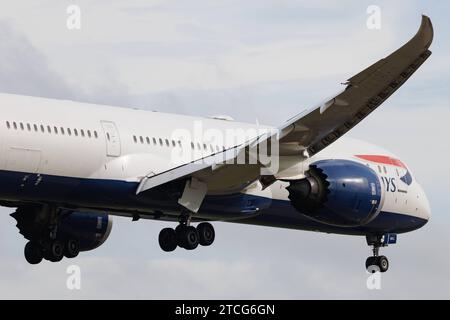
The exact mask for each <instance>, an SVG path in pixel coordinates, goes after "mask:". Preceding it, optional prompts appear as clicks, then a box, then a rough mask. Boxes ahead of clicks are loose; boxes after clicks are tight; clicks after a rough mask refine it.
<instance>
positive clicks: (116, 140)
mask: <svg viewBox="0 0 450 320" xmlns="http://www.w3.org/2000/svg"><path fill="white" fill-rule="evenodd" d="M101 124H102V128H103V132H104V134H105V140H106V155H107V156H108V157H119V156H120V153H121V147H120V136H119V131H118V130H117V127H116V125H115V123H114V122H112V121H101Z"/></svg>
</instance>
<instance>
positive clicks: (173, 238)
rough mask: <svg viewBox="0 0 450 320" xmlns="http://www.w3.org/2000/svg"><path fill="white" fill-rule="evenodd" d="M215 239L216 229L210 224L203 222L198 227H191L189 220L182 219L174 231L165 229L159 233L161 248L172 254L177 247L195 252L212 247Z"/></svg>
mask: <svg viewBox="0 0 450 320" xmlns="http://www.w3.org/2000/svg"><path fill="white" fill-rule="evenodd" d="M214 239H215V232H214V227H213V226H212V225H211V224H210V223H208V222H202V223H200V224H199V225H198V226H197V227H193V226H191V225H190V221H189V219H180V224H179V225H178V226H177V227H176V228H175V230H174V229H172V228H165V229H163V230H161V232H160V233H159V239H158V240H159V246H160V247H161V249H162V250H163V251H166V252H171V251H174V250H175V249H176V248H177V247H180V248H184V249H186V250H194V249H196V248H197V247H198V245H201V246H210V245H212V244H213V242H214Z"/></svg>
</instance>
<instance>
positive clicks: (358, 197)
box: [287, 160, 384, 227]
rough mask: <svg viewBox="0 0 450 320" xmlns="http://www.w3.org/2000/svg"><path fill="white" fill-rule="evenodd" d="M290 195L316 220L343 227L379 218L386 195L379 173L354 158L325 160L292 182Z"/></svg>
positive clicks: (288, 188) (289, 189) (296, 203)
mask: <svg viewBox="0 0 450 320" xmlns="http://www.w3.org/2000/svg"><path fill="white" fill-rule="evenodd" d="M287 190H288V191H289V199H290V200H291V203H292V205H293V206H294V207H295V208H296V209H297V210H298V211H299V212H300V213H301V214H304V215H306V216H308V217H310V218H311V219H313V220H315V221H319V222H321V223H325V224H328V225H333V226H340V227H355V226H362V225H365V224H367V223H369V222H371V221H372V220H373V219H375V218H376V217H377V215H378V213H379V211H380V210H379V208H381V205H382V201H383V199H384V189H383V188H382V187H381V182H380V179H379V177H378V175H377V174H376V173H375V171H373V170H372V169H371V168H369V167H368V166H365V165H363V164H361V163H358V162H355V161H350V160H321V161H317V162H315V163H313V164H311V165H310V169H309V170H308V171H307V172H306V178H305V179H302V180H297V181H292V182H290V185H289V187H287Z"/></svg>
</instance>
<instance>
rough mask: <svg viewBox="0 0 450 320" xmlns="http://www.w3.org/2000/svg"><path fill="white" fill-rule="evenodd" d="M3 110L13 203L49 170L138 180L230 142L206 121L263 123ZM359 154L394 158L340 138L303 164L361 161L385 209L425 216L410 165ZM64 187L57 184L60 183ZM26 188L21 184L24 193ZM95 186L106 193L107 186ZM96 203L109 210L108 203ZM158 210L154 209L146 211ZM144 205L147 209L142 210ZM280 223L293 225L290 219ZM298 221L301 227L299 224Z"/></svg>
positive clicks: (58, 105)
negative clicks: (187, 153)
mask: <svg viewBox="0 0 450 320" xmlns="http://www.w3.org/2000/svg"><path fill="white" fill-rule="evenodd" d="M0 111H1V113H0V171H1V172H2V173H3V174H5V175H6V174H10V173H15V174H16V175H15V177H18V176H17V174H23V179H24V183H23V184H19V185H17V186H13V187H14V188H13V189H7V187H6V186H5V187H4V188H2V190H3V191H4V195H1V194H0V198H1V199H0V200H4V201H11V202H20V201H25V202H26V201H33V200H35V199H36V198H33V197H31V198H30V197H29V194H30V189H27V188H32V187H33V188H36V190H38V189H39V186H40V184H41V183H44V182H46V179H47V178H46V177H47V176H48V177H64V178H75V179H86V180H92V181H97V180H98V181H102V183H103V182H104V181H122V182H124V183H129V184H130V183H135V184H137V183H139V182H140V181H141V179H142V178H143V177H145V176H147V175H149V174H156V173H159V172H163V171H167V170H169V169H171V168H173V167H175V166H176V165H177V164H176V163H174V162H173V161H172V160H173V157H174V154H176V153H177V152H178V150H179V149H180V150H181V149H182V148H183V146H186V145H189V146H190V145H191V144H193V150H194V151H195V150H197V151H198V155H197V156H196V157H197V158H198V157H201V156H205V155H208V154H213V153H215V152H217V151H219V150H222V149H224V148H229V147H232V146H233V141H230V140H227V139H224V140H223V141H217V140H216V141H211V140H208V141H206V140H207V139H206V140H203V139H202V134H199V133H198V132H196V130H199V128H198V126H201V127H202V128H201V130H203V131H202V132H204V131H208V130H216V131H219V132H222V133H224V134H223V136H225V135H226V133H225V132H226V131H227V130H251V129H253V130H257V129H259V128H260V127H259V126H256V125H253V124H247V123H240V122H235V121H227V120H219V119H210V118H200V117H189V116H182V115H174V114H164V113H159V112H149V111H143V110H136V109H127V108H118V107H108V106H101V105H94V104H84V103H76V102H71V101H61V100H50V99H42V98H34V97H27V96H17V95H9V94H0ZM174 132H190V133H191V135H190V136H189V135H188V136H186V134H185V135H184V136H183V137H182V138H178V137H177V136H176V135H174ZM358 155H372V156H373V155H381V156H384V157H389V158H392V159H397V158H396V157H395V156H394V155H392V154H390V153H388V152H387V151H385V150H382V149H380V148H377V147H375V146H372V145H370V144H366V143H363V142H360V141H357V140H352V139H341V140H339V141H338V142H336V143H335V144H333V145H332V146H330V147H328V148H326V149H325V150H323V151H322V152H320V153H318V154H317V155H315V156H314V157H311V158H310V159H307V160H305V162H304V163H303V167H305V168H306V167H308V164H309V163H312V162H314V161H316V160H319V159H350V160H352V161H357V162H360V163H363V164H365V165H367V166H368V167H370V168H371V169H373V170H374V171H375V172H377V174H378V175H379V177H380V180H381V181H382V182H383V185H384V188H386V190H385V191H386V192H385V193H384V197H383V204H382V208H381V209H380V210H381V211H383V212H389V213H393V214H400V215H405V216H408V217H413V218H420V219H424V220H428V218H429V213H430V209H429V205H428V201H427V199H426V196H425V193H424V192H423V190H422V188H421V187H420V185H419V184H418V183H417V181H416V180H415V179H412V181H411V183H409V184H405V183H403V182H402V181H401V180H400V178H401V177H402V176H404V175H405V174H406V173H409V170H408V169H407V168H406V166H403V167H402V166H399V165H398V163H397V164H396V163H395V162H392V163H389V162H388V163H379V162H376V161H372V160H373V158H369V159H365V158H361V157H357V156H358ZM375 160H376V159H375ZM19 177H20V176H19ZM29 179H33V184H32V186H28V185H27V183H28V182H29V181H30V180H29ZM52 179H53V178H48V179H47V181H53V180H52ZM11 181H16V180H11ZM41 181H42V182H41ZM0 183H1V182H0ZM14 183H15V182H14ZM47 183H48V184H47V185H46V188H47V189H46V192H47V193H51V184H50V182H47ZM58 183H61V182H58ZM287 184H288V182H282V181H277V182H275V183H274V184H272V185H271V186H270V187H269V188H267V189H265V190H262V187H261V185H260V183H259V182H256V183H254V184H252V185H250V186H249V187H248V188H247V189H245V190H244V191H243V192H242V193H243V194H246V195H250V196H256V197H261V198H270V199H273V200H276V201H289V200H288V198H287V197H288V192H287V191H286V189H285V187H286V186H287ZM59 187H60V186H59V185H58V184H55V185H54V188H55V189H58V188H59ZM49 188H50V189H49ZM21 190H24V191H23V193H22V191H21ZM49 190H50V191H49ZM98 192H99V194H102V190H100V189H99V190H98ZM27 197H28V198H27ZM50 198H51V196H50ZM66 198H67V199H66V200H65V202H66V204H68V205H71V206H77V205H79V206H80V207H89V206H91V207H95V206H94V205H89V204H86V203H84V202H83V201H81V203H80V201H79V199H80V197H79V196H77V197H75V198H74V199H73V200H72V199H71V195H70V194H67V193H66ZM45 201H49V200H48V199H46V200H45ZM59 201H60V200H59ZM98 207H99V208H100V209H104V210H108V209H109V208H108V204H107V203H104V204H103V205H98ZM121 209H122V210H121V211H123V213H124V214H127V212H126V210H125V209H126V205H122V207H121ZM153 209H154V208H150V207H149V208H148V211H149V212H152V211H153ZM134 210H138V209H136V208H132V210H131V211H134ZM139 211H141V212H142V211H145V210H143V209H142V208H140V209H139ZM262 224H266V225H270V223H265V222H264V223H262ZM281 225H282V226H285V227H289V226H286V225H285V223H282V224H281ZM275 226H277V225H276V224H275ZM293 227H294V228H299V229H301V228H302V227H301V226H300V225H296V226H293ZM307 229H316V227H315V226H313V227H309V228H307Z"/></svg>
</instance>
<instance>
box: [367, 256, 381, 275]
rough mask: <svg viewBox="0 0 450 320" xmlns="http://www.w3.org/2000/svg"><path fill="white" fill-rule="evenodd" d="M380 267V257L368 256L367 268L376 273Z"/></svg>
mask: <svg viewBox="0 0 450 320" xmlns="http://www.w3.org/2000/svg"><path fill="white" fill-rule="evenodd" d="M375 267H376V268H379V266H378V257H368V258H367V260H366V270H367V271H369V272H372V273H375V271H376V270H375V269H376V268H375Z"/></svg>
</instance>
